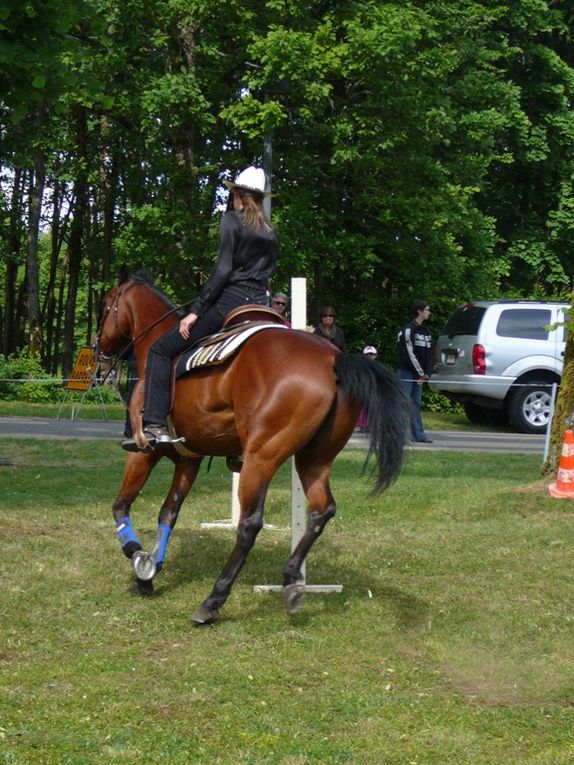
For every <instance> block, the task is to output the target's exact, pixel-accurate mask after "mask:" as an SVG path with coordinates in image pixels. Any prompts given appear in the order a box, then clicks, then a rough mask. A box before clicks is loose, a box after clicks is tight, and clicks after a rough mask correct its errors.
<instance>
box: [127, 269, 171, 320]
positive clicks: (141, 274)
mask: <svg viewBox="0 0 574 765" xmlns="http://www.w3.org/2000/svg"><path fill="white" fill-rule="evenodd" d="M130 278H131V279H132V281H133V282H135V283H136V284H140V285H142V286H143V287H147V289H148V290H149V291H150V292H153V294H154V295H155V296H156V297H157V298H159V300H160V301H161V302H162V304H163V305H164V307H165V308H167V310H168V311H171V310H172V309H174V308H176V305H175V303H173V302H172V300H171V299H170V298H169V297H168V296H167V295H166V294H165V292H162V290H160V288H159V287H156V284H155V276H154V275H153V274H152V273H151V272H150V271H146V270H145V269H143V268H140V269H138V270H137V271H134V272H133V274H131V277H130ZM183 315H184V311H183V308H178V309H177V311H174V316H182V317H183Z"/></svg>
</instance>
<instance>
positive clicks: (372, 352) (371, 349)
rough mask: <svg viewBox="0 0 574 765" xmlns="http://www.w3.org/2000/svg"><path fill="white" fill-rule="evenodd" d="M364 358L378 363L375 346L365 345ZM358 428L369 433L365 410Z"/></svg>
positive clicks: (362, 412) (358, 421) (362, 410)
mask: <svg viewBox="0 0 574 765" xmlns="http://www.w3.org/2000/svg"><path fill="white" fill-rule="evenodd" d="M363 356H366V357H367V358H368V359H371V361H376V360H377V358H378V357H379V352H378V350H377V349H376V348H375V346H374V345H365V347H364V348H363ZM357 427H358V428H359V431H360V432H361V433H368V432H369V422H368V420H367V413H366V411H365V410H364V409H361V411H360V412H359V419H358V420H357Z"/></svg>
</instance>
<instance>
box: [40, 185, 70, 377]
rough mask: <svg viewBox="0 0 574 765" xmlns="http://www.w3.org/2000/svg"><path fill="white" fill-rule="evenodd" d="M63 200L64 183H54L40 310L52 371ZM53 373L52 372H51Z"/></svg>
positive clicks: (46, 363)
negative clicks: (43, 293) (45, 271)
mask: <svg viewBox="0 0 574 765" xmlns="http://www.w3.org/2000/svg"><path fill="white" fill-rule="evenodd" d="M63 198H64V183H63V182H62V181H58V180H55V181H54V190H53V195H52V205H53V207H52V237H51V245H52V246H51V249H50V270H49V273H48V283H47V285H46V297H45V299H44V306H43V308H42V318H43V326H44V327H45V328H46V341H45V344H44V357H43V363H44V368H45V369H47V370H50V371H52V370H53V364H52V361H53V357H54V355H55V354H56V349H55V347H54V335H55V331H54V330H55V327H54V319H55V316H56V277H57V273H58V259H59V257H60V251H61V248H62V241H63V233H64V231H65V228H66V222H67V216H66V217H65V218H64V222H63V223H62V202H63ZM52 373H53V372H52Z"/></svg>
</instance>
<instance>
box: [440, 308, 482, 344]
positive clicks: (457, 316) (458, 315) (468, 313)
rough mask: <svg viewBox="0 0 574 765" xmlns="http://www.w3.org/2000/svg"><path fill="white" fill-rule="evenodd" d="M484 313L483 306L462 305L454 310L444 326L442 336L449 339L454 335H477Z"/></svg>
mask: <svg viewBox="0 0 574 765" xmlns="http://www.w3.org/2000/svg"><path fill="white" fill-rule="evenodd" d="M485 311H486V308H485V307H484V306H478V305H472V304H471V303H468V304H467V305H462V306H461V307H460V308H457V309H456V311H455V312H454V313H453V314H452V316H451V317H450V319H449V320H448V321H447V323H446V324H445V325H444V330H443V334H445V335H448V336H449V337H454V335H478V328H479V327H480V322H481V321H482V317H483V316H484V312H485Z"/></svg>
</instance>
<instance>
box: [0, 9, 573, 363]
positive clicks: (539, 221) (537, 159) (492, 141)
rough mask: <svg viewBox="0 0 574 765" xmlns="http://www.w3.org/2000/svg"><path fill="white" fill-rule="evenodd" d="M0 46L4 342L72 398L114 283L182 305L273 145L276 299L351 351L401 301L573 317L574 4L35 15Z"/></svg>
mask: <svg viewBox="0 0 574 765" xmlns="http://www.w3.org/2000/svg"><path fill="white" fill-rule="evenodd" d="M3 25H4V26H3V29H2V32H1V33H0V62H2V63H0V93H2V97H1V100H0V131H1V144H0V165H1V167H0V172H1V187H0V216H1V217H0V224H1V230H2V239H1V244H0V248H1V249H0V255H1V259H2V268H1V272H0V337H1V349H0V350H1V352H2V354H4V355H5V356H7V355H10V354H13V353H15V352H17V351H19V349H29V350H30V352H31V353H33V354H39V357H40V359H41V363H42V365H43V367H44V369H45V370H46V371H49V372H51V373H53V374H56V373H61V374H63V376H66V375H67V374H68V372H69V370H70V368H71V365H72V362H73V359H74V355H75V353H76V351H77V348H78V347H79V346H80V345H83V344H84V343H86V342H89V341H90V340H91V337H92V335H93V333H94V329H95V324H96V320H97V308H98V305H99V301H100V298H101V295H102V294H103V291H104V290H105V289H106V288H107V287H108V286H109V284H110V283H111V281H112V279H113V277H114V275H115V273H116V271H117V269H118V268H119V267H120V266H121V265H122V264H124V263H125V264H127V265H128V266H134V267H139V266H143V267H147V268H148V269H150V270H152V271H154V272H155V273H156V274H157V275H158V278H159V280H160V283H161V285H162V287H163V288H164V289H166V290H167V291H168V292H170V294H171V296H172V297H173V299H174V300H175V301H176V302H183V301H184V300H186V299H189V298H190V297H191V296H192V295H193V294H194V293H195V292H196V290H197V288H198V285H199V284H200V283H201V282H202V280H203V279H204V277H205V275H206V273H207V272H208V271H209V269H210V266H211V264H212V262H213V258H214V255H215V248H216V242H217V225H218V210H219V209H221V205H222V204H224V202H225V197H224V195H223V192H222V180H223V179H224V178H225V177H229V176H230V175H232V174H233V173H234V172H235V171H236V170H237V169H238V168H241V167H244V166H246V165H247V164H250V163H253V162H255V163H261V161H262V151H263V140H264V137H267V138H270V139H272V147H273V188H274V191H276V193H277V196H276V197H274V199H273V219H274V223H275V224H276V226H277V228H278V230H279V232H280V235H281V241H282V255H281V263H280V268H279V271H278V273H277V275H276V278H275V280H274V284H273V287H274V288H275V289H284V290H287V289H288V286H289V277H291V276H306V277H307V279H308V287H309V296H310V299H309V318H310V321H314V320H315V318H316V317H315V314H316V312H317V309H318V307H319V306H320V305H321V304H322V303H323V302H329V303H334V304H335V305H337V308H338V315H339V320H340V323H341V326H342V327H343V328H344V330H345V333H346V335H347V337H348V339H349V344H350V347H351V349H352V350H357V349H358V348H359V347H361V346H362V345H363V344H365V343H367V342H372V343H375V344H376V345H377V346H378V347H380V349H381V351H382V357H383V359H384V360H386V361H390V362H391V363H392V362H394V337H395V333H396V329H397V327H398V326H400V324H401V323H402V322H403V319H404V316H405V314H406V308H407V305H408V303H409V302H410V301H411V299H412V298H413V297H420V296H421V295H423V296H425V298H426V299H428V300H429V301H430V302H432V305H433V308H434V312H433V316H434V322H435V326H434V327H431V329H433V330H434V333H435V334H436V330H438V328H439V326H440V323H441V322H442V320H443V319H444V318H445V316H446V315H447V314H448V312H449V311H450V310H451V308H452V306H453V305H455V304H458V303H460V302H461V301H463V300H465V299H469V298H472V297H481V298H488V297H498V296H500V295H506V296H510V297H529V296H532V297H538V298H540V297H550V296H564V295H565V294H569V289H570V285H571V280H572V276H573V274H574V266H573V260H572V257H571V244H570V241H571V232H572V227H573V225H574V212H573V211H574V191H573V189H572V177H573V170H574V166H573V151H574V149H573V146H574V142H573V140H572V139H573V137H574V118H573V115H572V110H571V103H572V97H573V90H574V73H573V70H572V64H573V60H574V57H573V55H572V54H573V48H572V41H571V31H572V12H571V11H570V10H569V6H568V5H567V4H566V3H565V2H556V3H553V4H552V5H551V6H549V5H547V4H545V3H543V2H539V1H538V0H536V2H535V1H534V0H521V2H518V0H516V1H515V2H511V3H505V4H503V3H498V2H494V3H488V4H487V3H481V2H472V1H469V2H467V3H464V4H453V3H450V2H446V1H445V0H434V1H433V0H429V2H425V3H423V4H421V3H415V2H403V1H402V0H401V2H397V3H382V2H366V3H361V4H356V3H354V2H346V1H345V0H343V2H337V3H331V2H324V0H322V1H321V2H306V3H303V2H299V0H292V1H291V2H287V0H273V1H271V0H269V1H268V2H258V3H255V2H254V1H253V2H252V1H250V0H249V1H248V2H243V3H234V2H230V3H228V4H227V5H226V7H225V13H224V14H221V13H218V12H217V10H216V7H215V6H214V4H210V3H207V4H206V3H202V2H199V1H198V0H193V1H192V2H189V1H186V2H183V0H181V1H179V0H176V2H167V1H166V0H151V1H150V2H149V3H146V4H145V7H144V6H142V4H141V3H136V2H134V1H133V0H123V1H122V2H121V3H120V2H119V0H98V1H97V2H89V3H87V2H86V3H81V2H75V1H74V2H72V1H71V0H69V1H68V0H64V1H63V2H62V0H57V1H56V0H45V1H44V2H42V3H40V2H39V0H31V2H30V3H27V4H26V5H25V6H18V7H14V8H12V9H10V10H7V11H6V14H5V18H3Z"/></svg>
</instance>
